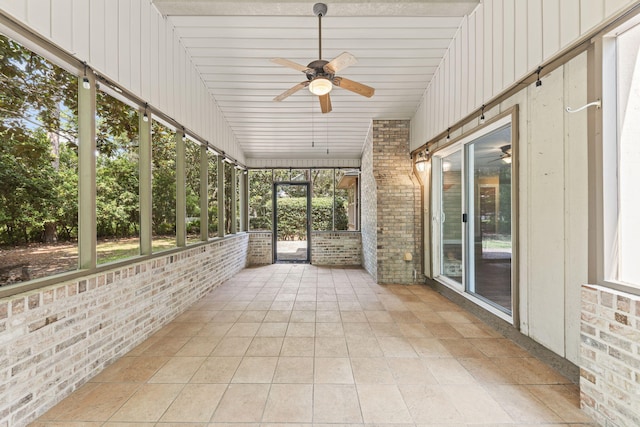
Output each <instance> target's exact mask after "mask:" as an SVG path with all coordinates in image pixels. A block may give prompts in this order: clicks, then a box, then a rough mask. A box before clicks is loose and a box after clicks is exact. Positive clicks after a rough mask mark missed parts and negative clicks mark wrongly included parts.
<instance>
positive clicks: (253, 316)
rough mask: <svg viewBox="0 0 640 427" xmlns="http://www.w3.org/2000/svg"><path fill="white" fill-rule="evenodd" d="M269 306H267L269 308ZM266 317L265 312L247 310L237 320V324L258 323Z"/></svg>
mask: <svg viewBox="0 0 640 427" xmlns="http://www.w3.org/2000/svg"><path fill="white" fill-rule="evenodd" d="M270 305H271V304H268V306H270ZM266 315H267V311H266V310H247V311H245V312H244V313H242V315H241V316H240V317H239V318H238V322H239V323H245V322H246V323H260V322H262V321H263V320H264V318H265V316H266Z"/></svg>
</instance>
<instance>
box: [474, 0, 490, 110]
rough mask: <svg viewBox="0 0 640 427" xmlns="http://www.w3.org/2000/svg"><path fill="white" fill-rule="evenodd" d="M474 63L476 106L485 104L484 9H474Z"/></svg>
mask: <svg viewBox="0 0 640 427" xmlns="http://www.w3.org/2000/svg"><path fill="white" fill-rule="evenodd" d="M475 41H476V63H475V67H476V68H475V70H474V71H475V77H476V78H475V84H476V106H478V105H482V104H484V103H485V100H486V99H487V98H488V96H487V98H485V93H484V57H485V56H484V9H483V8H482V7H479V8H478V9H476V36H475Z"/></svg>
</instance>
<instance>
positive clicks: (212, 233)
mask: <svg viewBox="0 0 640 427" xmlns="http://www.w3.org/2000/svg"><path fill="white" fill-rule="evenodd" d="M207 157H208V159H209V186H208V189H209V191H208V195H207V200H208V204H207V206H208V207H209V213H208V214H209V238H213V237H217V236H218V156H216V155H215V154H213V152H212V151H207Z"/></svg>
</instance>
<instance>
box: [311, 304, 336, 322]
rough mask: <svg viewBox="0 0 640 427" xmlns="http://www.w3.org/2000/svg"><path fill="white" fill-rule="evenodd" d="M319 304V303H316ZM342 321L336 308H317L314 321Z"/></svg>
mask: <svg viewBox="0 0 640 427" xmlns="http://www.w3.org/2000/svg"><path fill="white" fill-rule="evenodd" d="M318 304H320V303H318ZM324 322H332V323H335V322H342V318H341V317H340V311H338V310H318V311H316V323H324Z"/></svg>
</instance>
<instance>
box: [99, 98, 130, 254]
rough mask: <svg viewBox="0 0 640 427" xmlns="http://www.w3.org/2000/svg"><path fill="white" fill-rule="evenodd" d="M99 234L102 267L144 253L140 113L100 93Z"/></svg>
mask: <svg viewBox="0 0 640 427" xmlns="http://www.w3.org/2000/svg"><path fill="white" fill-rule="evenodd" d="M96 97H97V99H96V128H97V129H96V148H97V159H96V232H97V260H98V264H102V263H107V262H112V261H117V260H121V259H124V258H129V257H132V256H136V255H139V254H140V203H139V200H140V197H139V180H138V167H139V159H138V152H139V150H138V149H139V145H138V112H137V111H136V110H135V109H134V108H132V107H130V106H129V105H127V104H124V103H123V102H121V101H119V100H117V99H115V98H113V97H112V96H109V95H108V94H107V93H104V92H98V93H97V96H96Z"/></svg>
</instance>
